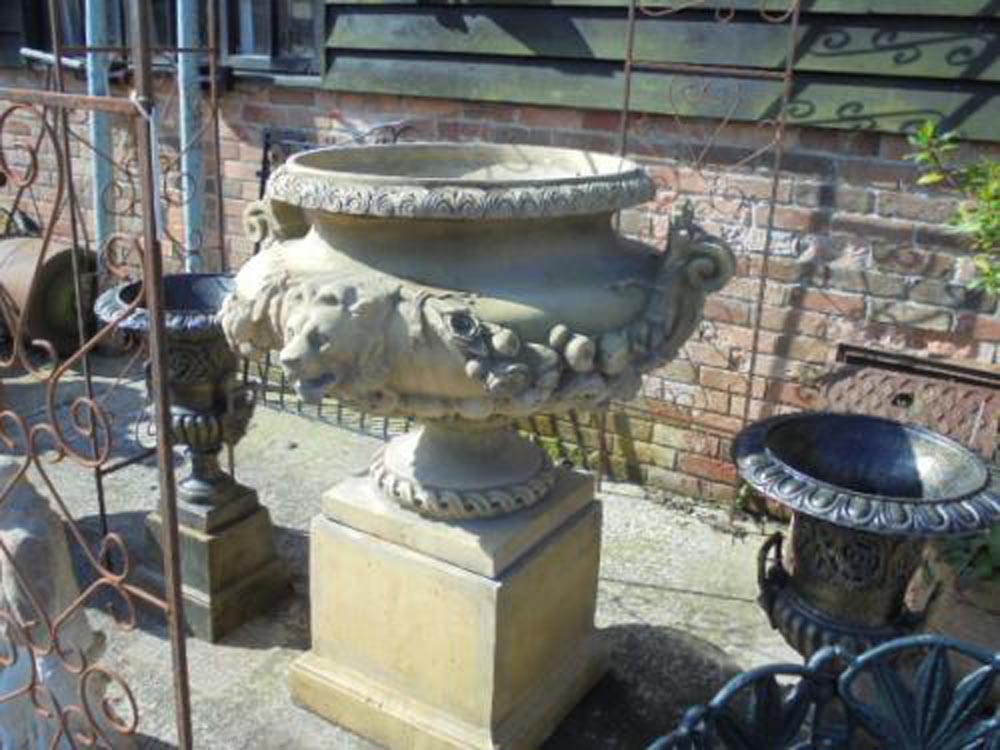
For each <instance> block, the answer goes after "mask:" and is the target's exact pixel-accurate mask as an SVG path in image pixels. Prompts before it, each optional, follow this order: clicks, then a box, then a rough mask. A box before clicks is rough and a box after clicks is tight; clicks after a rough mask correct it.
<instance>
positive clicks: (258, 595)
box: [96, 273, 288, 641]
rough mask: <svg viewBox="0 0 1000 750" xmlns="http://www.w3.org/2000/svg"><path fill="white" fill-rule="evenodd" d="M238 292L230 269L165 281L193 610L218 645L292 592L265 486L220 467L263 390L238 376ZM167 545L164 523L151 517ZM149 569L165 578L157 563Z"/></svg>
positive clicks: (100, 304)
mask: <svg viewBox="0 0 1000 750" xmlns="http://www.w3.org/2000/svg"><path fill="white" fill-rule="evenodd" d="M232 288H233V279H232V276H230V275H227V274H196V273H184V274H175V275H168V276H165V277H164V278H163V291H164V326H165V330H166V338H167V373H166V376H167V389H168V393H169V398H170V418H169V425H170V431H171V438H172V441H173V444H174V445H180V446H186V447H187V448H188V449H189V451H190V457H191V470H190V472H189V473H188V474H187V476H184V477H183V478H181V479H180V480H179V481H178V483H177V489H178V503H177V512H178V520H179V522H180V528H179V531H180V538H181V544H182V547H183V550H184V554H183V555H182V557H181V575H182V578H183V580H184V600H185V606H184V613H185V617H186V619H187V624H188V626H189V627H190V628H191V629H192V631H193V632H194V634H195V635H196V636H198V637H199V638H203V639H205V640H209V641H216V640H218V639H219V638H221V637H222V636H224V635H225V634H226V633H228V632H230V631H232V630H233V629H235V628H236V627H238V626H239V625H241V624H242V623H243V622H245V621H247V620H248V619H250V618H252V617H254V616H255V615H257V614H260V613H261V612H263V611H265V610H266V609H267V608H268V607H269V606H270V605H271V604H272V603H273V602H274V601H276V600H277V599H279V598H280V597H282V596H283V595H284V594H285V593H287V591H288V576H287V573H286V571H285V569H284V564H283V563H282V561H281V560H280V559H279V558H278V555H277V548H276V546H275V542H274V532H273V528H272V525H271V520H270V514H269V513H268V510H267V509H266V508H265V507H264V506H262V505H261V504H260V501H259V499H258V497H257V493H256V491H254V489H253V488H251V487H246V486H244V485H242V484H240V483H239V482H237V481H236V480H235V479H234V478H233V477H232V476H230V475H229V474H228V473H226V472H225V471H224V470H223V469H222V467H221V466H220V465H219V452H220V451H221V450H222V448H223V447H225V446H229V447H230V448H232V447H233V446H235V444H236V443H237V442H238V441H239V440H240V439H241V438H242V437H243V436H244V434H245V433H246V430H247V426H248V424H249V422H250V418H251V416H252V415H253V410H254V393H253V390H252V389H250V388H247V387H245V386H244V385H242V384H241V383H240V382H239V380H238V379H237V369H238V363H239V359H238V357H237V355H236V353H235V352H233V351H232V349H230V347H229V344H228V342H227V341H226V338H225V336H224V335H223V333H222V326H221V324H220V322H219V317H218V313H219V308H220V307H221V305H222V300H223V299H224V298H225V296H226V295H227V294H229V292H230V291H231V290H232ZM139 291H140V285H139V282H135V283H131V284H124V285H122V286H119V287H116V288H113V289H109V290H108V291H107V292H105V293H104V294H102V295H101V296H100V298H99V299H98V301H97V306H96V312H97V315H98V317H100V318H101V319H103V320H105V321H107V320H114V319H116V318H117V317H119V316H121V314H122V313H123V312H124V311H126V310H127V309H128V308H129V305H130V304H131V303H132V302H133V301H134V300H135V299H136V296H137V295H138V293H139ZM119 329H120V330H125V331H133V332H135V333H137V334H139V335H140V336H141V337H143V338H145V337H146V336H147V335H148V333H149V313H148V311H147V310H146V308H144V307H138V308H136V309H135V310H134V311H133V312H132V313H131V314H130V315H129V316H128V317H126V318H125V319H124V320H122V321H121V323H120V324H119ZM147 530H148V531H149V533H150V535H151V538H152V540H153V543H154V544H153V545H152V546H151V550H156V549H158V548H159V540H160V538H161V533H162V530H161V520H160V517H159V514H158V513H157V512H153V513H151V514H150V515H149V516H148V518H147ZM145 562H146V563H147V565H146V567H145V568H144V571H145V572H146V573H149V574H150V575H152V576H153V578H154V583H157V584H158V583H159V581H158V571H159V570H160V568H159V567H158V566H157V565H151V564H150V563H151V559H147V560H146V561H145Z"/></svg>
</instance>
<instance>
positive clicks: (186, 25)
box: [177, 0, 205, 272]
mask: <svg viewBox="0 0 1000 750" xmlns="http://www.w3.org/2000/svg"><path fill="white" fill-rule="evenodd" d="M200 6H201V3H200V2H199V0H177V46H178V47H180V48H181V49H182V50H185V51H183V52H178V53H177V86H178V88H179V89H180V96H179V97H178V99H179V102H180V121H181V122H180V125H181V133H180V135H181V144H180V147H181V189H182V190H183V195H184V206H183V209H184V270H185V271H191V272H198V271H201V270H202V269H203V266H204V256H203V254H202V249H203V244H204V233H203V231H204V230H203V227H202V219H203V214H202V208H203V203H204V192H205V190H204V187H205V176H204V173H203V169H202V150H201V81H200V76H199V72H198V67H199V64H200V62H201V53H200V52H194V51H191V50H194V49H196V48H197V47H199V46H200V44H201V40H200V39H199V38H198V20H199V18H200V16H201V7H200Z"/></svg>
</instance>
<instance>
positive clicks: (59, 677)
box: [0, 456, 133, 750]
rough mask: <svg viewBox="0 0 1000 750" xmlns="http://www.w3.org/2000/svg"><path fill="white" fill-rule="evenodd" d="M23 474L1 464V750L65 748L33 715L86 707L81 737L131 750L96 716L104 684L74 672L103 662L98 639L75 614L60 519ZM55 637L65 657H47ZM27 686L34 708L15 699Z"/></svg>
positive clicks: (10, 462) (12, 463)
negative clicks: (100, 735)
mask: <svg viewBox="0 0 1000 750" xmlns="http://www.w3.org/2000/svg"><path fill="white" fill-rule="evenodd" d="M23 467H24V462H23V461H22V460H19V459H16V458H13V457H11V456H0V487H2V488H3V489H4V499H3V503H2V505H0V541H2V543H3V550H4V553H3V554H0V612H2V613H4V615H5V617H4V620H3V621H2V623H0V644H2V646H0V651H2V657H0V658H2V660H3V661H2V662H0V698H3V700H0V747H3V748H12V750H13V749H15V748H16V750H51V748H57V750H62V748H68V747H69V745H68V744H67V742H66V739H65V737H62V739H60V736H61V735H60V729H59V724H58V722H56V721H46V720H44V719H42V718H41V716H40V714H39V711H38V708H40V707H46V708H47V707H49V706H52V705H56V706H59V707H61V708H64V709H66V708H71V707H75V708H76V709H77V710H81V709H83V707H84V706H86V709H87V710H89V711H91V712H92V716H93V717H94V726H87V731H90V730H92V729H94V728H97V729H98V730H99V731H102V732H106V733H107V736H108V738H109V741H110V742H111V743H113V747H114V750H124V749H125V748H131V747H133V744H132V742H131V741H130V740H129V739H128V738H126V737H122V736H120V735H119V734H118V733H117V732H114V731H112V730H109V727H110V723H109V722H110V721H111V720H110V718H109V717H108V715H107V714H106V713H105V711H104V710H102V702H103V700H104V697H105V691H106V689H107V685H108V681H107V680H106V679H103V677H102V676H101V675H98V676H97V677H96V678H95V679H89V680H87V681H83V680H82V679H81V676H80V674H79V673H78V665H80V664H82V663H92V662H93V661H94V660H96V659H98V658H99V657H100V656H101V654H102V652H103V651H104V643H105V638H104V634H103V633H100V632H97V631H95V630H94V629H93V628H92V626H91V623H90V618H89V617H88V615H87V612H86V610H85V609H84V608H82V607H80V608H76V609H74V603H75V602H76V600H77V599H78V598H79V596H80V593H81V588H80V586H79V584H78V583H77V580H76V576H75V574H74V571H73V564H72V560H71V555H70V548H69V543H68V541H67V539H66V531H65V529H64V527H63V522H62V519H61V518H60V516H59V514H58V513H56V511H55V510H54V509H53V507H52V505H51V504H50V502H49V499H48V498H47V497H45V496H44V495H42V494H41V493H40V492H39V491H38V489H37V488H36V487H35V485H34V484H33V483H32V482H31V481H29V480H28V479H27V478H26V476H21V477H18V473H19V472H20V471H21V470H22V468H23ZM63 618H65V621H64V622H62V623H61V624H59V625H57V623H60V621H62V620H63ZM15 622H17V623H20V625H19V626H17V625H15V624H14V623H15ZM50 624H51V625H52V627H53V630H50V629H49V625H50ZM53 637H55V638H56V639H57V642H58V644H59V650H61V651H62V653H63V656H60V655H59V653H57V652H56V651H54V650H53V651H49V652H48V653H46V651H47V649H46V645H47V644H49V643H51V642H52V639H53ZM29 642H30V643H32V644H34V645H35V647H36V648H34V649H33V648H31V646H29V645H28V643H29ZM33 685H39V686H40V691H39V692H38V693H37V695H38V696H44V698H39V700H44V703H39V704H37V705H36V702H35V701H34V700H33V699H32V695H31V694H28V693H24V694H22V695H18V692H21V691H26V690H27V689H28V688H30V687H31V686H33ZM42 691H44V692H42ZM112 715H113V714H112Z"/></svg>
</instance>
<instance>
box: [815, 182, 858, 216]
mask: <svg viewBox="0 0 1000 750" xmlns="http://www.w3.org/2000/svg"><path fill="white" fill-rule="evenodd" d="M795 202H796V203H798V204H800V205H802V206H819V207H821V208H836V209H839V210H841V211H849V212H850V213H855V214H866V213H868V212H869V211H871V210H872V207H873V206H874V205H875V196H874V194H873V193H872V192H871V191H869V190H866V189H864V188H853V187H848V186H846V185H842V184H839V183H837V182H799V183H796V185H795Z"/></svg>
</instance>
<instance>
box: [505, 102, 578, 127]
mask: <svg viewBox="0 0 1000 750" xmlns="http://www.w3.org/2000/svg"><path fill="white" fill-rule="evenodd" d="M517 120H518V122H521V123H523V124H524V125H527V126H529V127H533V128H562V129H564V130H579V129H580V128H582V127H583V114H582V113H581V112H580V110H578V109H568V108H565V107H521V108H520V110H519V112H518V117H517Z"/></svg>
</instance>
